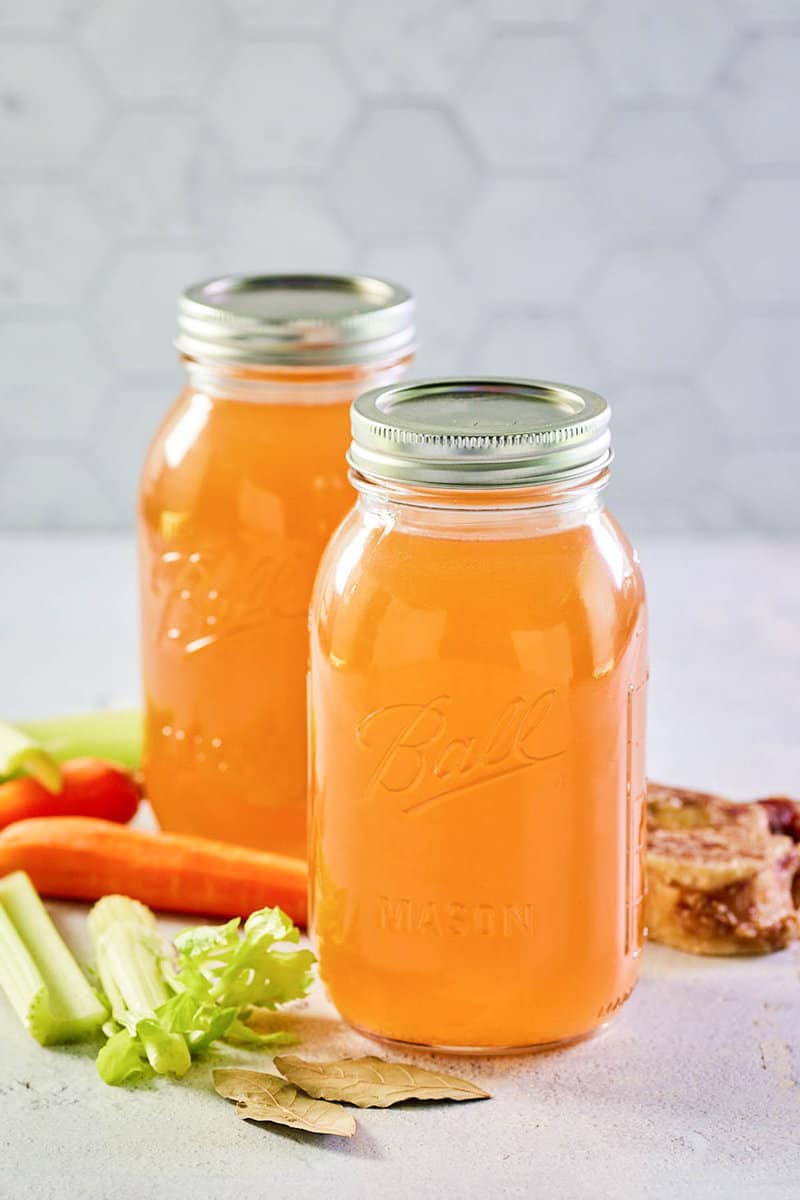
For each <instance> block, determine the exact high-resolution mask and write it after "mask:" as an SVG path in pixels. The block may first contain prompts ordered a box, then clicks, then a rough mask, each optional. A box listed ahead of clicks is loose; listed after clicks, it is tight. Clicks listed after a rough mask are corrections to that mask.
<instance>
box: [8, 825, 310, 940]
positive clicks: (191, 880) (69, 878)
mask: <svg viewBox="0 0 800 1200" xmlns="http://www.w3.org/2000/svg"><path fill="white" fill-rule="evenodd" d="M17 870H21V871H27V873H28V875H29V876H30V877H31V879H32V880H33V884H34V887H35V888H36V889H37V890H38V891H39V892H41V893H43V894H44V895H45V896H57V897H60V898H62V899H68V900H98V899H99V898H100V897H101V896H105V895H107V894H108V893H109V892H120V893H122V894H123V895H126V896H131V897H132V898H133V899H134V900H141V901H142V903H143V904H147V905H148V906H149V907H150V908H156V909H160V910H162V911H166V912H184V913H202V914H204V915H205V916H210V917H211V916H213V917H239V916H242V917H243V916H247V915H248V914H249V913H251V912H254V911H255V909H257V908H263V907H264V906H265V905H275V904H277V905H279V906H280V907H281V908H282V909H283V910H284V911H285V912H286V913H288V915H289V916H290V917H291V918H292V920H293V921H294V922H295V924H296V925H305V923H306V912H307V905H306V880H307V871H306V865H305V863H304V862H302V861H301V860H300V859H296V858H283V857H282V856H281V855H278V854H270V853H268V852H267V851H263V850H251V849H248V848H245V847H243V846H231V845H228V844H227V843H226V842H215V841H211V840H209V839H207V838H200V837H191V836H189V835H188V834H181V833H149V832H148V831H146V830H143V829H131V828H130V827H129V826H126V825H116V824H114V822H113V821H102V820H98V819H95V818H92V817H41V818H38V817H35V818H32V819H31V820H28V821H17V822H16V824H14V825H9V826H8V828H7V829H5V830H3V832H2V833H0V876H2V875H5V874H6V873H7V872H8V871H17Z"/></svg>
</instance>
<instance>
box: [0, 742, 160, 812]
mask: <svg viewBox="0 0 800 1200" xmlns="http://www.w3.org/2000/svg"><path fill="white" fill-rule="evenodd" d="M61 782H62V788H61V791H60V792H58V793H56V794H55V795H54V794H53V793H52V792H49V791H47V789H46V788H44V787H42V785H41V783H39V782H37V780H35V779H32V778H31V777H30V776H24V777H22V778H20V779H10V780H9V781H8V782H7V783H3V784H0V829H4V828H5V827H6V825H11V824H12V822H14V821H24V820H26V819H27V818H29V817H103V818H104V819H105V820H107V821H120V822H122V823H125V822H126V821H130V820H131V818H132V817H133V815H134V813H135V812H136V809H137V808H138V807H139V788H138V786H137V785H136V783H135V782H134V780H133V778H132V777H131V776H130V775H129V774H128V772H127V771H124V770H122V769H121V768H120V767H115V766H112V764H111V763H107V762H101V761H100V760H99V759H96V758H74V759H72V760H71V761H70V762H66V763H64V764H63V766H62V768H61Z"/></svg>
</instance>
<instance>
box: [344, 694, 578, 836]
mask: <svg viewBox="0 0 800 1200" xmlns="http://www.w3.org/2000/svg"><path fill="white" fill-rule="evenodd" d="M557 696H558V693H557V691H556V690H555V689H554V688H553V689H550V690H549V691H545V692H542V693H541V695H539V696H537V697H535V698H534V699H531V698H529V697H526V696H514V697H513V698H512V699H511V700H509V701H508V702H507V703H506V704H503V705H502V706H501V707H500V710H499V711H498V712H497V713H496V715H495V716H494V717H490V718H489V719H488V720H485V719H484V720H483V721H480V718H478V719H477V720H478V722H479V723H480V724H482V725H483V729H482V731H480V730H479V731H477V732H475V731H471V732H469V733H467V734H466V735H465V734H464V733H463V732H462V731H460V730H455V729H453V728H452V727H451V725H452V720H451V709H452V706H453V697H452V696H449V695H447V694H446V693H442V694H440V695H438V696H434V697H433V698H432V699H431V700H428V701H427V702H425V703H421V704H389V705H385V706H383V707H381V708H377V709H375V710H374V711H373V712H371V713H369V714H368V715H367V716H366V717H364V719H363V720H362V721H361V722H360V723H359V725H358V727H357V729H356V738H357V740H358V742H359V744H360V745H361V746H362V747H363V748H364V749H365V750H367V751H368V752H369V753H370V754H371V755H372V756H373V757H374V759H375V767H374V769H373V770H372V773H371V775H370V779H369V784H368V788H367V794H368V796H371V797H374V796H376V795H380V794H382V793H383V794H387V793H388V794H393V795H395V796H397V797H399V798H400V800H401V810H402V811H403V812H404V813H407V814H409V815H419V814H422V813H425V812H428V811H430V810H431V809H432V808H434V807H436V806H438V805H440V804H442V803H443V802H444V801H446V800H448V799H450V798H451V797H452V796H455V795H457V794H460V793H462V792H465V791H467V790H468V789H471V788H477V787H480V786H481V785H483V784H488V783H492V782H494V781H495V780H498V779H501V778H505V777H507V776H510V775H514V774H517V773H518V772H523V771H528V770H530V769H531V768H533V767H535V766H536V765H537V764H538V763H543V762H548V761H550V760H552V759H556V758H560V757H561V756H562V755H563V754H564V752H565V751H564V747H563V745H558V746H557V747H556V748H554V746H553V734H552V730H551V725H552V722H551V721H550V720H549V718H550V717H551V714H552V713H553V710H554V707H555V704H556V700H557Z"/></svg>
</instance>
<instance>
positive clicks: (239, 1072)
mask: <svg viewBox="0 0 800 1200" xmlns="http://www.w3.org/2000/svg"><path fill="white" fill-rule="evenodd" d="M214 1087H215V1088H216V1090H217V1091H218V1092H219V1094H220V1096H224V1097H225V1099H226V1100H235V1101H236V1113H237V1116H240V1117H243V1118H244V1119H245V1120H248V1121H271V1122H272V1123H273V1124H274V1125H289V1126H290V1127H291V1128H292V1129H304V1130H306V1131H307V1132H308V1133H333V1134H336V1135H337V1136H338V1137H352V1136H353V1134H354V1133H355V1131H356V1123H355V1121H354V1119H353V1116H352V1114H351V1113H349V1112H346V1111H345V1109H343V1108H340V1107H339V1105H338V1104H328V1103H327V1102H326V1101H325V1100H316V1099H313V1098H312V1097H311V1096H309V1095H307V1094H306V1093H304V1092H302V1091H301V1090H300V1089H299V1088H297V1087H296V1086H295V1085H294V1084H293V1083H291V1082H287V1081H286V1080H285V1079H283V1078H282V1077H281V1076H280V1075H268V1074H266V1072H264V1071H247V1070H244V1069H243V1068H241V1067H220V1068H219V1069H218V1070H216V1071H215V1072H214Z"/></svg>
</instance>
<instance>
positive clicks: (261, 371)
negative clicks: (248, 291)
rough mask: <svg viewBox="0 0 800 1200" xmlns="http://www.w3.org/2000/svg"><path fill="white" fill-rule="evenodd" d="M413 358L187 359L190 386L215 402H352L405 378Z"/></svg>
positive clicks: (184, 360)
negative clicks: (316, 363) (312, 362)
mask: <svg viewBox="0 0 800 1200" xmlns="http://www.w3.org/2000/svg"><path fill="white" fill-rule="evenodd" d="M413 358H414V356H413V354H411V353H408V352H405V353H403V354H396V353H395V354H392V355H390V356H387V357H386V358H384V359H379V360H377V361H376V362H373V363H346V364H338V365H336V366H329V367H295V366H291V367H289V366H280V365H277V364H276V365H273V364H269V365H267V364H263V363H262V364H255V363H253V364H247V365H244V364H241V363H237V364H236V365H232V364H221V363H205V362H198V361H197V360H195V359H192V358H189V357H188V356H187V355H182V361H183V364H184V367H185V370H186V373H187V376H188V379H189V386H190V387H191V388H193V389H194V390H195V391H197V392H200V393H202V394H203V395H204V396H208V397H210V398H211V399H215V400H216V399H218V400H244V401H248V402H250V403H254V404H270V403H272V404H303V403H307V404H326V403H327V404H336V403H342V402H349V401H351V400H353V399H354V398H355V396H357V395H358V394H359V393H360V392H363V391H366V390H367V388H372V387H381V386H383V385H384V384H389V383H394V382H396V381H397V380H398V379H402V378H403V376H404V375H405V374H406V372H407V371H408V369H409V367H410V365H411V363H412V361H413Z"/></svg>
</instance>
